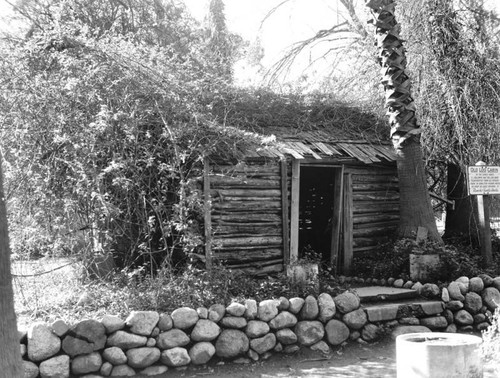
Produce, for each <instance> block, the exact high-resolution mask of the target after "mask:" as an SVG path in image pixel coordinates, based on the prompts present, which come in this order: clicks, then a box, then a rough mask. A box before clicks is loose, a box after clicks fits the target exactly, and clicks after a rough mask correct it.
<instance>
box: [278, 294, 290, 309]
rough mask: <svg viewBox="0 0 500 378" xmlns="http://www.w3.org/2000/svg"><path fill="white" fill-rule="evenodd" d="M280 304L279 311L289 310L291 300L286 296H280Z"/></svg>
mask: <svg viewBox="0 0 500 378" xmlns="http://www.w3.org/2000/svg"><path fill="white" fill-rule="evenodd" d="M278 300H279V302H280V304H279V305H278V310H279V311H287V310H288V308H289V307H290V301H289V300H288V298H286V297H279V299H278Z"/></svg>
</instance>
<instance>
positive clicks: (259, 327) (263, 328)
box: [246, 320, 270, 339]
mask: <svg viewBox="0 0 500 378" xmlns="http://www.w3.org/2000/svg"><path fill="white" fill-rule="evenodd" d="M269 330H270V328H269V324H267V323H266V322H263V321H262V320H250V321H249V322H248V324H247V328H246V334H247V336H248V337H250V338H252V339H254V338H256V337H261V336H264V335H265V334H267V333H269Z"/></svg>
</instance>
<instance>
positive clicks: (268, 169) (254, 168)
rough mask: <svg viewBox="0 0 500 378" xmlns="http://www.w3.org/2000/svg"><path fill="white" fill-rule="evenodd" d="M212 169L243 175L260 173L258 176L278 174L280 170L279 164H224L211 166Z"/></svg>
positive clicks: (216, 171) (218, 171)
mask: <svg viewBox="0 0 500 378" xmlns="http://www.w3.org/2000/svg"><path fill="white" fill-rule="evenodd" d="M211 168H212V171H213V172H215V173H224V174H233V175H237V174H244V175H247V176H248V175H260V176H271V175H275V176H279V174H280V172H281V170H280V166H279V164H278V163H277V164H275V165H251V166H248V165H243V166H236V165H232V166H231V165H226V166H211Z"/></svg>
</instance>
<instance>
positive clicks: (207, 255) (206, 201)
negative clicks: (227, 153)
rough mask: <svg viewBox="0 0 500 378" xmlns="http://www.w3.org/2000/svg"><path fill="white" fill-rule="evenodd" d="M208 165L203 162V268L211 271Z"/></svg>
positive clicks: (210, 208)
mask: <svg viewBox="0 0 500 378" xmlns="http://www.w3.org/2000/svg"><path fill="white" fill-rule="evenodd" d="M209 172H210V164H209V162H208V159H207V158H205V159H204V161H203V200H204V220H205V259H206V260H205V266H206V268H207V270H208V271H210V270H211V269H212V214H211V211H212V206H211V205H212V200H211V198H210V177H209V176H208V174H209Z"/></svg>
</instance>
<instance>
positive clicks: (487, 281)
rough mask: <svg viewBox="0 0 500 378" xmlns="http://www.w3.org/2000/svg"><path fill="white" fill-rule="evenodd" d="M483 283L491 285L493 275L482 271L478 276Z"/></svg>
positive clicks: (486, 285) (487, 285) (485, 285)
mask: <svg viewBox="0 0 500 378" xmlns="http://www.w3.org/2000/svg"><path fill="white" fill-rule="evenodd" d="M478 277H479V278H481V280H482V281H483V283H484V287H489V286H491V285H493V277H491V276H490V275H488V274H485V273H482V274H480V275H479V276H478Z"/></svg>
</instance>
